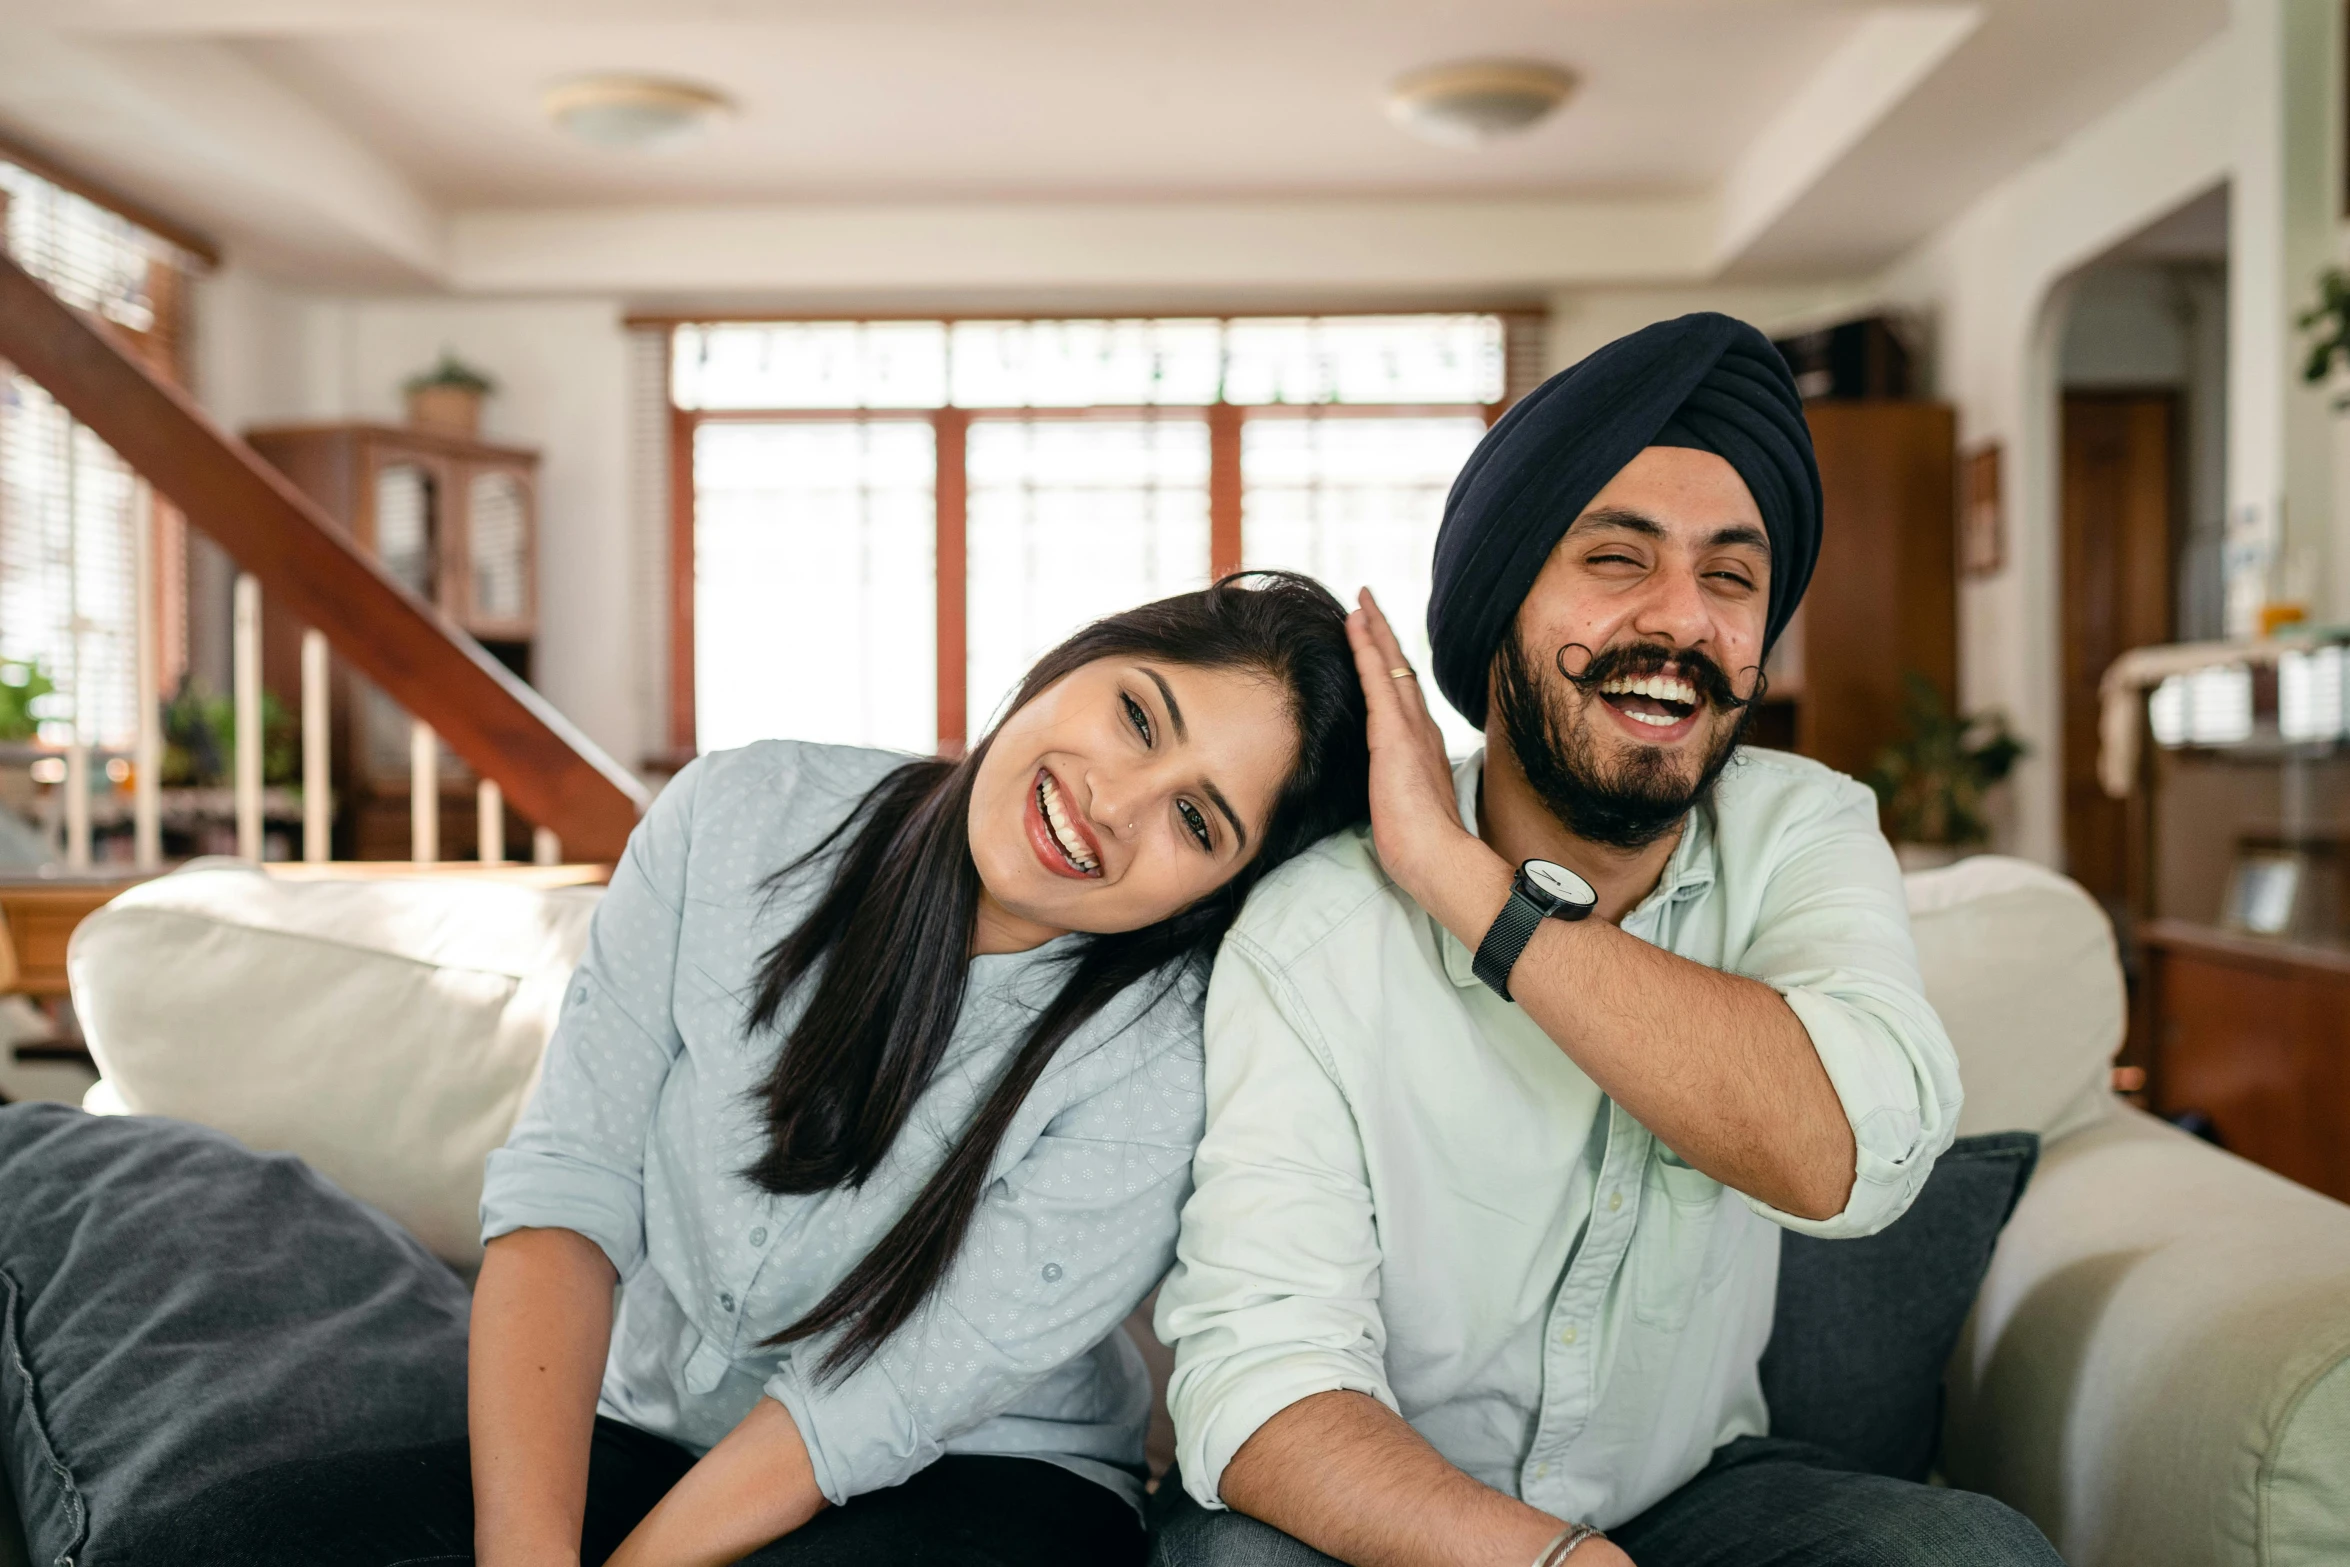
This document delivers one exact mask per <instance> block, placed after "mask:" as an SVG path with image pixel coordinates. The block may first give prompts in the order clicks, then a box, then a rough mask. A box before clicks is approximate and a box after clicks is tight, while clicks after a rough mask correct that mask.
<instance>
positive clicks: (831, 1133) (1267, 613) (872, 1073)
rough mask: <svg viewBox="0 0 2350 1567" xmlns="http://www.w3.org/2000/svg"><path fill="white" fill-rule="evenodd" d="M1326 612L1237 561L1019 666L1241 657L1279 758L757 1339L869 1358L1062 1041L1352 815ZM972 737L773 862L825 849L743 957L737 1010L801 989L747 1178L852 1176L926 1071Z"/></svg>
mask: <svg viewBox="0 0 2350 1567" xmlns="http://www.w3.org/2000/svg"><path fill="white" fill-rule="evenodd" d="M1345 621H1346V615H1345V611H1344V610H1342V609H1341V608H1340V607H1339V605H1338V601H1337V600H1336V599H1334V598H1332V597H1331V595H1330V593H1329V591H1328V590H1327V589H1325V588H1323V587H1322V586H1321V584H1319V583H1317V582H1315V581H1314V580H1313V579H1312V578H1310V577H1303V576H1299V575H1296V574H1295V573H1292V572H1252V573H1243V574H1238V575H1235V576H1231V577H1226V578H1224V579H1223V580H1222V581H1220V582H1217V583H1216V584H1215V585H1214V586H1212V587H1209V588H1206V589H1203V590H1201V591H1200V592H1197V593H1184V594H1179V595H1177V596H1176V597H1174V598H1169V599H1161V600H1159V601H1158V602H1157V603H1155V604H1145V605H1143V606H1142V607H1141V608H1139V609H1131V610H1128V611H1126V612H1125V613H1124V614H1119V615H1112V616H1110V617H1108V618H1107V619H1105V620H1097V621H1095V622H1094V623H1093V624H1092V625H1090V626H1087V627H1086V628H1085V629H1084V630H1082V631H1080V632H1078V633H1077V634H1076V635H1075V636H1072V637H1071V638H1069V640H1068V641H1066V642H1063V643H1062V644H1061V645H1060V646H1059V647H1056V648H1054V649H1053V650H1052V651H1051V652H1049V653H1047V654H1045V656H1044V657H1043V658H1041V659H1039V660H1037V662H1036V667H1034V668H1033V669H1031V670H1029V671H1028V675H1027V677H1026V678H1025V679H1023V680H1022V681H1021V682H1020V689H1019V692H1018V693H1017V695H1016V696H1015V697H1014V698H1013V702H1012V707H1011V711H1013V712H1017V711H1018V710H1019V709H1020V708H1022V707H1025V706H1026V705H1027V704H1028V703H1029V702H1030V701H1032V700H1034V699H1035V698H1036V696H1037V695H1038V694H1039V693H1041V692H1043V691H1044V690H1045V688H1047V687H1048V686H1051V685H1052V684H1053V683H1054V682H1056V681H1058V680H1060V679H1061V678H1062V677H1063V676H1065V675H1068V674H1071V673H1073V672H1074V671H1076V670H1078V669H1080V668H1082V667H1083V666H1085V665H1087V664H1091V663H1093V662H1095V661H1096V660H1098V659H1104V658H1150V659H1159V660H1163V661H1165V662H1167V663H1170V664H1181V665H1187V666H1190V667H1192V668H1198V669H1246V670H1253V671H1258V672H1261V673H1263V674H1265V675H1267V676H1269V677H1271V678H1273V679H1275V680H1277V681H1278V682H1279V683H1280V685H1281V686H1282V687H1283V689H1284V690H1285V691H1286V692H1287V694H1288V705H1289V712H1290V717H1291V719H1292V721H1293V722H1294V723H1295V725H1296V728H1297V732H1298V755H1297V760H1296V763H1295V765H1294V766H1293V767H1292V769H1291V771H1290V774H1289V778H1288V781H1287V782H1286V784H1284V786H1283V787H1282V790H1281V792H1280V794H1279V796H1278V797H1277V798H1276V800H1275V801H1274V805H1273V812H1272V817H1271V820H1270V821H1269V822H1268V823H1267V824H1266V828H1265V832H1264V837H1263V842H1262V844H1261V846H1260V847H1259V848H1258V850H1257V853H1256V857H1255V858H1254V859H1252V860H1250V861H1249V862H1248V863H1247V864H1246V865H1244V866H1242V867H1241V869H1240V871H1239V873H1238V874H1237V875H1235V876H1234V877H1233V878H1232V879H1231V880H1230V881H1228V882H1226V883H1225V884H1224V885H1223V886H1222V887H1220V888H1218V889H1217V890H1216V891H1214V892H1212V893H1210V894H1209V895H1208V896H1206V897H1204V898H1202V899H1200V900H1199V901H1198V902H1196V903H1194V904H1192V905H1191V906H1190V907H1188V908H1185V909H1181V910H1178V911H1177V912H1176V913H1175V914H1173V915H1172V916H1170V917H1169V918H1167V919H1164V920H1161V921H1160V922H1159V923H1158V924H1156V925H1150V926H1146V927H1144V928H1143V929H1141V930H1135V931H1125V932H1121V933H1119V934H1116V935H1106V936H1104V935H1096V936H1088V937H1087V938H1085V940H1084V941H1083V942H1082V943H1080V944H1079V945H1078V947H1077V949H1076V951H1075V952H1074V954H1073V955H1072V956H1071V957H1070V959H1069V962H1068V970H1067V977H1066V978H1065V979H1064V981H1063V982H1062V985H1061V988H1060V991H1059V993H1058V994H1057V995H1055V996H1054V998H1053V1000H1052V1002H1051V1003H1050V1004H1049V1005H1048V1006H1046V1007H1045V1008H1044V1010H1043V1011H1042V1012H1041V1013H1040V1014H1039V1015H1038V1017H1037V1019H1036V1022H1035V1024H1034V1025H1033V1026H1031V1027H1030V1029H1029V1031H1028V1037H1027V1038H1026V1039H1025V1040H1024V1041H1023V1042H1022V1044H1021V1046H1020V1049H1019V1051H1018V1052H1017V1053H1016V1054H1015V1055H1014V1056H1013V1058H1012V1062H1011V1065H1010V1066H1008V1067H1006V1068H1005V1069H1004V1072H1003V1075H1002V1076H1001V1077H999V1078H998V1079H997V1080H996V1084H995V1087H994V1089H993V1090H992V1091H991V1092H990V1093H989V1094H988V1096H987V1098H986V1100H985V1101H984V1102H983V1103H982V1104H981V1105H980V1107H979V1109H978V1111H977V1112H976V1113H975V1114H973V1116H972V1117H971V1121H970V1124H969V1125H968V1126H966V1127H965V1128H964V1130H963V1135H962V1137H961V1138H960V1139H959V1140H958V1141H957V1142H956V1143H955V1146H954V1148H953V1149H952V1150H951V1151H950V1152H949V1153H948V1154H947V1157H946V1162H945V1163H943V1164H941V1165H940V1166H939V1168H938V1171H937V1173H936V1174H934V1175H932V1176H931V1178H930V1181H929V1184H927V1185H926V1186H924V1187H923V1189H922V1191H921V1193H920V1194H919V1195H917V1196H916V1197H915V1198H914V1200H913V1202H912V1203H911V1204H910V1205H909V1206H908V1207H907V1209H906V1211H905V1214H904V1215H903V1217H901V1218H900V1219H899V1220H898V1222H897V1223H896V1224H895V1225H894V1226H892V1227H891V1229H890V1231H889V1233H888V1234H887V1235H885V1236H883V1237H882V1239H881V1241H880V1242H879V1243H878V1244H877V1245H875V1246H874V1248H873V1250H872V1251H870V1252H869V1253H867V1254H866V1256H865V1258H864V1260H863V1261H861V1262H859V1263H858V1264H857V1266H856V1267H854V1268H852V1269H850V1270H849V1273H848V1275H847V1277H845V1278H843V1279H842V1280H841V1281H840V1283H839V1284H838V1285H836V1286H835V1287H834V1288H833V1290H832V1293H830V1294H829V1295H827V1296H825V1297H824V1299H823V1300H821V1301H819V1302H818V1303H817V1304H816V1306H815V1308H814V1309H813V1310H811V1311H809V1312H808V1314H807V1315H806V1316H804V1317H802V1318H800V1320H799V1321H797V1322H794V1323H793V1324H791V1326H789V1327H787V1328H785V1329H784V1330H783V1331H782V1332H780V1333H778V1334H776V1335H775V1336H774V1337H773V1338H772V1339H769V1340H768V1341H767V1342H769V1343H770V1344H787V1343H792V1342H795V1341H797V1340H801V1339H807V1338H813V1337H815V1336H817V1335H818V1334H822V1333H827V1332H830V1331H832V1330H834V1329H836V1328H844V1329H845V1331H843V1332H842V1333H841V1335H840V1337H839V1339H838V1340H837V1341H836V1342H835V1343H834V1344H833V1346H832V1347H831V1349H830V1350H829V1351H828V1352H827V1353H826V1355H825V1357H824V1360H823V1363H822V1368H821V1370H822V1374H823V1375H825V1376H827V1377H837V1376H845V1375H846V1374H847V1373H848V1372H850V1371H852V1370H854V1369H856V1368H857V1367H858V1366H860V1365H862V1364H864V1362H865V1361H867V1360H868V1359H870V1358H871V1357H872V1355H873V1353H874V1352H875V1351H876V1350H878V1349H879V1348H880V1347H881V1345H882V1344H883V1342H884V1341H886V1340H887V1339H888V1338H889V1336H890V1335H891V1334H892V1333H894V1332H896V1331H897V1330H898V1329H899V1328H900V1327H901V1326H903V1325H904V1324H905V1322H906V1320H907V1319H908V1318H909V1317H911V1316H913V1314H914V1313H915V1311H916V1310H917V1309H918V1308H919V1307H920V1306H921V1304H922V1302H923V1301H924V1300H925V1299H927V1298H928V1297H929V1295H930V1292H931V1291H932V1290H933V1289H935V1288H937V1286H938V1284H939V1282H940V1281H941V1280H942V1279H944V1278H945V1277H946V1274H947V1270H948V1269H949V1268H950V1267H952V1266H953V1264H954V1260H955V1255H956V1253H957V1252H958V1251H959V1250H960V1249H961V1247H962V1243H963V1236H964V1232H965V1231H966V1230H968V1229H969V1228H970V1224H971V1216H972V1214H973V1213H974V1212H975V1211H976V1210H977V1209H978V1206H979V1201H980V1197H981V1194H982V1192H983V1190H984V1188H985V1186H986V1183H987V1175H988V1170H989V1168H990V1166H991V1165H992V1164H993V1163H994V1160H995V1155H996V1149H997V1146H998V1145H999V1144H1000V1143H1001V1142H1002V1141H1003V1137H1004V1133H1005V1131H1006V1129H1007V1128H1009V1127H1010V1126H1011V1124H1012V1119H1013V1116H1014V1115H1015V1114H1016V1113H1017V1112H1018V1111H1019V1108H1020V1105H1021V1102H1022V1101H1023V1100H1025V1099H1026V1098H1027V1097H1028V1092H1029V1090H1030V1089H1031V1088H1033V1087H1035V1085H1036V1081H1037V1079H1038V1078H1039V1077H1041V1076H1042V1075H1043V1073H1044V1070H1045V1067H1046V1066H1047V1065H1049V1064H1050V1063H1051V1061H1052V1058H1053V1055H1054V1052H1055V1051H1057V1050H1058V1049H1059V1048H1060V1047H1061V1045H1062V1044H1063V1042H1065V1041H1066V1040H1067V1039H1068V1038H1069V1036H1070V1035H1071V1034H1072V1033H1074V1032H1075V1031H1076V1030H1077V1029H1078V1028H1079V1027H1080V1026H1081V1025H1083V1024H1084V1022H1085V1021H1086V1020H1087V1019H1088V1018H1090V1017H1092V1016H1093V1015H1094V1014H1095V1013H1097V1012H1099V1011H1100V1010H1101V1009H1102V1008H1103V1007H1104V1006H1105V1005H1107V1004H1108V1003H1109V1002H1110V1000H1111V999H1112V998H1114V997H1115V996H1117V995H1118V993H1119V992H1121V991H1123V990H1125V989H1126V988H1127V987H1128V986H1130V985H1134V984H1137V983H1140V982H1142V981H1144V980H1147V979H1151V978H1153V977H1156V978H1157V979H1158V980H1159V982H1160V983H1161V984H1162V985H1165V986H1170V987H1171V986H1173V985H1175V984H1177V983H1179V982H1180V981H1181V979H1182V978H1183V976H1184V974H1185V973H1186V972H1188V971H1192V970H1195V969H1204V967H1205V966H1206V965H1207V964H1208V963H1209V962H1210V961H1211V960H1212V959H1213V958H1214V955H1215V950H1216V945H1217V943H1218V942H1219V941H1221V940H1222V939H1223V936H1224V932H1225V931H1226V930H1227V929H1228V928H1229V927H1230V926H1231V924H1232V919H1233V916H1234V915H1235V914H1237V913H1238V912H1239V910H1240V905H1241V902H1242V900H1243V899H1244V898H1246V897H1247V896H1248V892H1249V889H1250V888H1251V887H1253V886H1254V885H1255V884H1256V882H1257V881H1258V879H1259V878H1261V877H1262V876H1263V875H1264V874H1265V873H1266V872H1267V871H1270V870H1271V869H1273V867H1275V866H1277V865H1279V864H1281V863H1282V862H1283V861H1285V860H1287V859H1289V858H1290V857H1291V856H1293V855H1295V854H1296V853H1297V852H1298V851H1299V850H1301V849H1304V848H1305V847H1307V846H1308V845H1309V844H1312V843H1313V842H1315V841H1316V840H1317V839H1319V838H1321V837H1323V836H1325V835H1326V834H1328V833H1331V832H1335V831H1336V830H1338V829H1339V828H1341V827H1344V826H1347V825H1349V824H1351V823H1354V822H1359V821H1361V820H1363V819H1364V817H1365V816H1366V815H1367V814H1368V802H1367V792H1366V791H1367V782H1366V780H1367V770H1368V756H1367V752H1366V749H1365V746H1364V739H1363V693H1362V687H1361V684H1360V682H1359V681H1358V680H1357V678H1356V675H1355V666H1354V656H1353V653H1352V651H1351V650H1350V649H1349V648H1348V646H1347V640H1346V624H1345ZM992 742H993V735H992V734H991V735H990V736H989V738H988V739H986V740H982V741H981V742H980V743H979V744H978V745H976V746H974V747H972V749H971V752H970V754H969V755H967V756H965V757H963V758H962V759H961V760H960V761H946V760H941V759H933V760H928V761H919V762H909V763H907V764H906V765H905V766H903V767H900V768H898V769H897V770H895V771H894V772H892V773H890V774H889V775H888V776H887V777H885V778H884V779H882V780H881V782H880V783H878V784H876V785H875V786H874V787H873V789H872V790H871V791H870V792H869V793H867V795H866V796H865V798H864V800H863V801H862V802H860V803H859V805H858V806H857V808H856V809H855V810H854V811H853V812H851V813H850V815H849V817H848V819H847V820H846V821H844V822H842V823H841V825H840V826H839V827H837V828H835V829H834V830H833V831H832V833H831V834H830V835H829V836H827V837H826V838H825V839H824V841H823V842H821V843H819V844H818V845H817V846H816V847H815V848H814V849H812V850H810V851H809V852H808V853H807V854H806V855H804V856H802V857H801V858H800V859H798V860H796V861H794V862H793V863H792V864H790V865H788V866H786V867H784V868H783V869H782V870H781V871H778V872H777V873H776V875H775V876H774V877H773V878H772V879H771V881H770V886H771V887H773V886H779V885H780V884H781V883H783V882H784V881H786V880H787V879H789V878H791V877H793V876H796V875H798V874H800V873H801V872H803V871H806V870H808V869H810V868H812V867H813V866H815V865H816V863H817V862H819V861H820V860H822V859H824V858H825V857H826V856H828V855H836V858H835V859H834V863H833V864H832V867H831V880H830V881H829V882H828V883H827V885H826V887H825V889H824V892H823V895H822V896H821V897H820V898H818V899H817V901H816V905H815V907H814V908H812V909H811V910H809V912H808V916H807V918H806V919H805V920H803V921H802V922H801V923H800V925H799V927H798V928H797V929H795V930H794V931H792V932H791V934H789V935H787V936H785V937H784V938H783V939H782V940H781V941H779V942H777V943H776V944H775V946H774V947H772V948H771V949H769V951H768V953H767V956H766V957H765V959H763V960H762V962H761V964H760V969H759V985H758V990H757V993H756V994H755V995H754V996H753V998H752V1001H751V1007H750V1017H749V1026H750V1029H751V1030H752V1031H753V1032H758V1031H760V1030H765V1029H769V1028H772V1027H774V1026H775V1025H776V1022H777V1020H778V1019H779V1018H780V1017H781V1016H782V1015H783V1011H784V1006H785V1002H786V999H787V998H788V997H789V996H790V995H791V994H792V993H793V991H794V989H795V988H796V987H797V986H798V985H799V984H800V982H801V981H803V980H806V979H809V978H810V977H811V976H813V988H812V993H811V994H810V995H809V996H808V999H807V1005H806V1007H805V1008H804V1009H803V1010H802V1011H801V1012H800V1014H799V1016H798V1018H797V1019H796V1020H795V1021H794V1022H793V1023H792V1024H791V1026H790V1029H789V1032H788V1033H787V1034H786V1036H785V1039H784V1043H783V1049H782V1051H781V1052H780V1053H779V1054H778V1055H777V1057H776V1061H775V1066H774V1068H773V1069H772V1070H771V1071H770V1072H769V1073H768V1075H767V1078H766V1080H765V1081H764V1082H763V1083H762V1084H761V1085H760V1087H759V1088H758V1089H757V1090H756V1093H757V1095H758V1097H759V1099H760V1100H761V1101H762V1103H763V1105H764V1108H765V1110H766V1116H767V1126H768V1132H769V1140H768V1145H767V1149H766V1151H765V1152H764V1153H762V1154H761V1155H760V1156H759V1158H758V1160H757V1162H756V1163H754V1164H752V1165H751V1167H750V1168H749V1169H748V1170H747V1171H745V1172H744V1174H745V1175H746V1176H748V1178H749V1179H750V1180H751V1181H753V1182H754V1183H756V1184H757V1185H758V1186H760V1187H762V1188H764V1189H765V1190H767V1191H770V1192H776V1193H784V1192H817V1191H827V1190H830V1189H832V1188H834V1187H838V1186H857V1185H860V1184H862V1183H863V1182H864V1181H865V1179H866V1178H867V1177H869V1176H870V1175H872V1173H873V1171H874V1169H875V1168H876V1167H877V1166H878V1165H879V1164H880V1163H881V1161H882V1158H883V1156H884V1155H885V1154H887V1153H888V1151H889V1148H890V1145H891V1144H892V1143H893V1142H895V1141H896V1139H897V1136H898V1134H899V1132H900V1131H901V1130H902V1129H903V1128H904V1126H905V1124H906V1117H907V1115H908V1113H909V1112H910V1111H912V1109H913V1107H914V1104H915V1102H916V1101H917V1100H918V1099H920V1098H921V1097H922V1094H923V1091H924V1090H925V1089H927V1088H928V1087H929V1086H930V1078H931V1074H932V1072H933V1071H935V1070H936V1069H937V1066H938V1062H939V1059H940V1057H941V1056H943V1055H944V1054H945V1052H946V1048H947V1043H948V1041H949V1039H950V1038H951V1037H952V1035H953V1033H954V1029H955V1020H956V1018H957V1017H958V1016H959V1015H960V1014H961V1012H962V1009H963V989H964V981H965V977H966V975H967V974H968V972H969V967H970V961H969V960H970V949H971V935H972V928H973V920H974V918H975V916H976V915H977V912H978V908H979V892H980V886H979V872H978V870H977V868H976V867H975V866H974V865H973V863H972V859H971V844H970V838H969V834H968V816H969V811H970V806H971V788H972V782H973V780H974V778H975V777H976V776H977V774H978V771H979V766H980V762H981V761H982V759H983V758H985V756H986V755H987V750H988V746H989V745H990V744H991V743H992ZM828 960H829V961H828Z"/></svg>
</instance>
